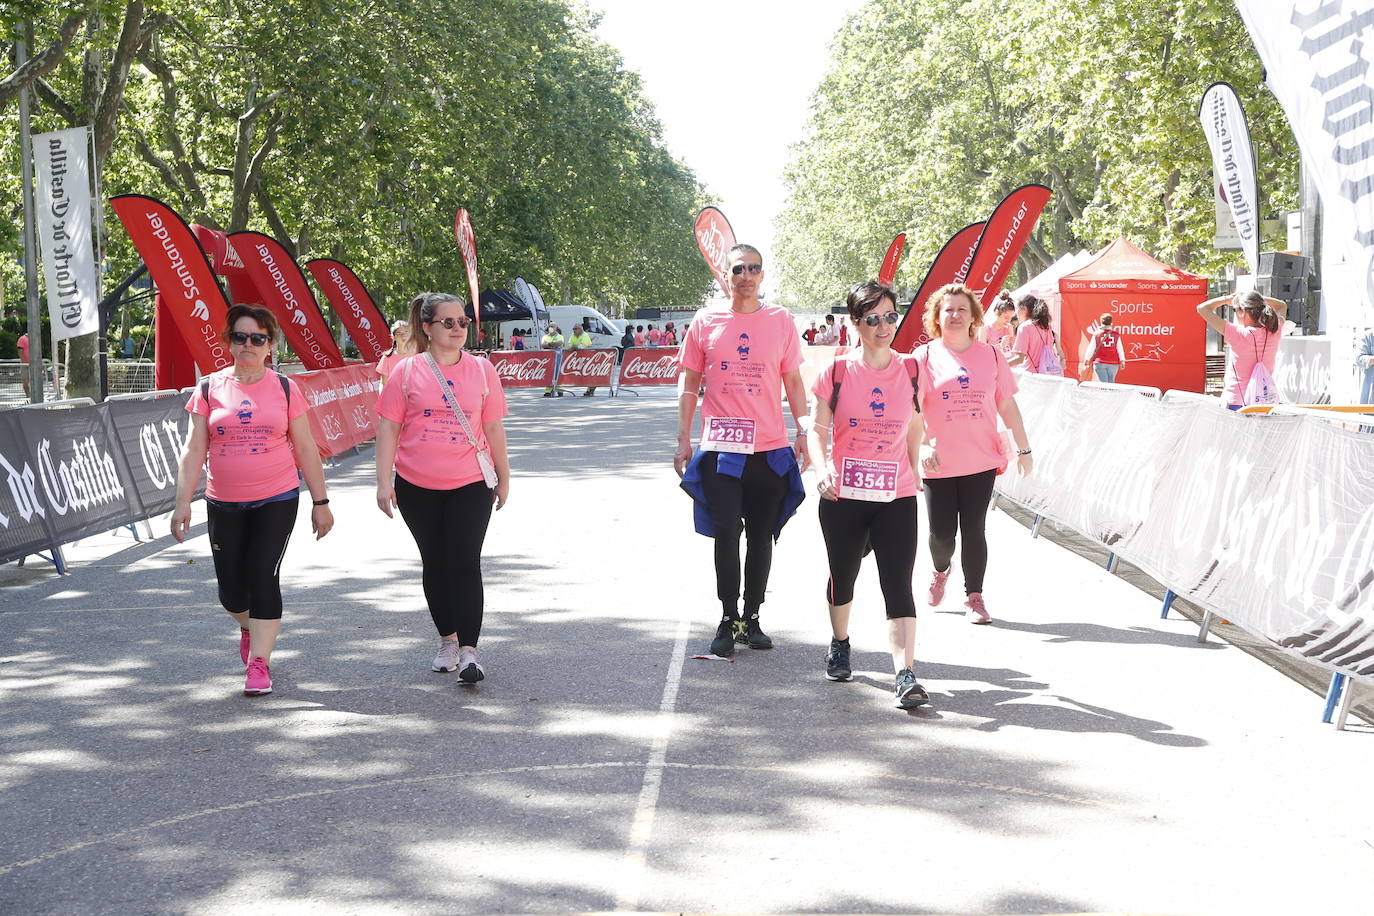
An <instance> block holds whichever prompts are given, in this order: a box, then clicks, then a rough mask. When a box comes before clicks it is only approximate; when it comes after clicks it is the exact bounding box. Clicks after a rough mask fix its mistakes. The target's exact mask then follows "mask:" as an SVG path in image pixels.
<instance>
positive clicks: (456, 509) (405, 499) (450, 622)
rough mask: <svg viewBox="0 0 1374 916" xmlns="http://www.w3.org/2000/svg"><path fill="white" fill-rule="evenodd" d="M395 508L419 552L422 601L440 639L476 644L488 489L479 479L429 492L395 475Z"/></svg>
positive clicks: (489, 518) (480, 601)
mask: <svg viewBox="0 0 1374 916" xmlns="http://www.w3.org/2000/svg"><path fill="white" fill-rule="evenodd" d="M396 506H397V508H399V509H400V510H401V518H403V519H405V523H406V527H407V528H409V529H410V533H411V535H413V536H414V538H415V545H416V546H417V547H419V548H420V566H421V568H422V569H423V570H424V575H423V582H424V587H425V602H426V603H427V604H428V605H429V615H430V617H432V618H434V628H435V629H436V630H438V631H439V635H440V636H447V635H448V634H450V633H457V634H458V644H459V645H463V646H475V645H477V638H478V637H479V636H480V635H481V634H482V609H483V602H484V596H483V593H482V542H483V541H485V540H486V538H487V524H488V523H489V522H490V521H491V488H490V487H488V486H487V485H486V483H485V482H484V481H481V480H478V481H475V482H473V483H470V484H468V485H467V486H464V487H458V488H457V489H456V490H430V489H428V488H426V487H420V486H416V485H415V484H413V483H411V482H410V481H408V480H406V479H405V478H404V477H402V476H401V475H400V474H397V475H396Z"/></svg>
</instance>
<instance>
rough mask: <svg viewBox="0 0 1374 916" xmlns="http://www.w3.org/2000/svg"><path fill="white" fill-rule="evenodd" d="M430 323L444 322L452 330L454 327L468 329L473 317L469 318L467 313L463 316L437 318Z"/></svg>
mask: <svg viewBox="0 0 1374 916" xmlns="http://www.w3.org/2000/svg"><path fill="white" fill-rule="evenodd" d="M430 324H442V325H443V326H444V327H446V328H448V329H449V330H450V331H452V330H453V329H454V328H464V329H466V328H467V326H468V325H470V324H472V319H471V318H468V317H467V316H466V315H465V316H463V317H462V318H435V319H434V320H433V321H431V322H430Z"/></svg>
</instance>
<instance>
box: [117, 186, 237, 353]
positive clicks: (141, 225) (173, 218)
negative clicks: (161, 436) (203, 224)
mask: <svg viewBox="0 0 1374 916" xmlns="http://www.w3.org/2000/svg"><path fill="white" fill-rule="evenodd" d="M110 206H111V207H113V208H114V211H115V215H116V216H118V217H119V221H120V222H121V223H123V224H124V230H125V231H126V232H128V233H129V238H130V239H131V240H132V241H133V243H134V247H135V248H137V249H138V253H139V255H140V256H141V257H142V258H143V263H144V264H147V265H148V273H149V274H151V275H152V278H153V282H154V283H155V284H157V289H158V294H159V297H160V301H161V302H162V303H163V304H164V305H165V306H166V309H165V313H164V314H165V317H166V318H168V319H169V320H170V321H172V322H173V323H174V324H175V325H176V328H177V330H178V331H179V332H180V334H181V338H182V340H183V341H184V342H185V344H186V347H187V349H188V350H189V351H190V354H191V357H192V359H194V360H195V363H196V367H197V368H198V369H200V371H201V372H202V373H208V372H213V371H215V370H216V369H223V368H224V367H225V366H228V365H230V364H232V363H233V361H234V359H233V357H232V356H230V355H229V347H228V345H227V344H225V343H224V341H223V340H221V339H220V332H221V331H223V330H224V321H225V317H226V315H227V314H228V311H229V302H228V301H227V300H226V299H225V297H224V291H223V290H221V289H220V287H219V283H218V282H217V281H216V280H215V274H214V271H212V270H211V269H210V263H209V261H208V260H207V259H206V256H205V251H204V250H203V249H202V248H201V247H200V243H199V242H197V241H196V237H195V235H194V234H192V232H191V228H190V227H189V226H187V225H186V223H185V221H183V220H182V218H181V217H180V216H177V214H176V213H175V212H174V211H173V210H172V209H171V208H170V207H168V206H167V205H166V204H164V203H162V202H161V201H159V200H155V199H153V198H151V197H145V196H143V195H142V194H121V195H119V196H118V197H112V198H110Z"/></svg>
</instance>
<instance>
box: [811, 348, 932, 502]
mask: <svg viewBox="0 0 1374 916" xmlns="http://www.w3.org/2000/svg"><path fill="white" fill-rule="evenodd" d="M892 356H893V359H892V362H891V363H890V364H889V365H888V367H887V368H886V369H884V370H883V371H882V372H879V371H878V370H877V369H871V368H869V366H868V365H867V364H866V363H864V361H863V351H862V350H856V351H855V352H853V353H849V354H846V355H844V356H840V357H838V358H836V360H835V362H834V363H832V364H831V365H829V366H826V367H825V368H824V369H822V370H821V373H820V375H817V376H816V383H815V384H814V385H812V386H811V391H812V393H813V394H815V395H816V397H818V398H820V399H821V400H822V401H825V402H826V403H827V404H828V403H829V402H830V395H831V392H832V391H833V390H834V387H835V380H836V379H839V382H840V399H839V401H837V402H836V404H835V416H834V419H832V420H831V427H830V429H831V434H832V436H833V437H834V439H833V445H832V446H831V449H830V459H831V470H832V471H834V473H835V476H836V477H837V478H838V477H839V476H840V471H841V469H842V467H843V465H844V459H846V458H859V459H866V460H869V461H895V462H897V497H896V498H897V499H901V498H902V497H904V496H915V495H916V472H915V471H913V470H912V468H911V455H910V453H909V452H908V451H907V447H906V435H907V428H908V426H909V425H910V423H911V418H912V416H913V415H914V414H915V413H916V408H915V405H913V404H912V403H911V372H910V369H908V367H907V363H908V361H909V360H911V357H910V356H906V355H903V354H900V353H894V354H892ZM917 422H919V420H918V421H917Z"/></svg>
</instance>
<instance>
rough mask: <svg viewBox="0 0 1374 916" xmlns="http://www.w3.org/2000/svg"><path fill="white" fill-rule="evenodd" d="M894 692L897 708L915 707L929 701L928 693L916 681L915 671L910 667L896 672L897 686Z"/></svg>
mask: <svg viewBox="0 0 1374 916" xmlns="http://www.w3.org/2000/svg"><path fill="white" fill-rule="evenodd" d="M894 692H895V693H896V696H897V708H898V709H915V708H916V707H917V706H920V705H921V704H922V703H929V702H930V695H929V694H927V693H926V691H925V688H924V687H922V686H921V685H920V684H918V683H916V672H914V671H912V670H911V669H910V668H903V669H902V670H901V671H898V672H897V686H896V689H895V691H894Z"/></svg>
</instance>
